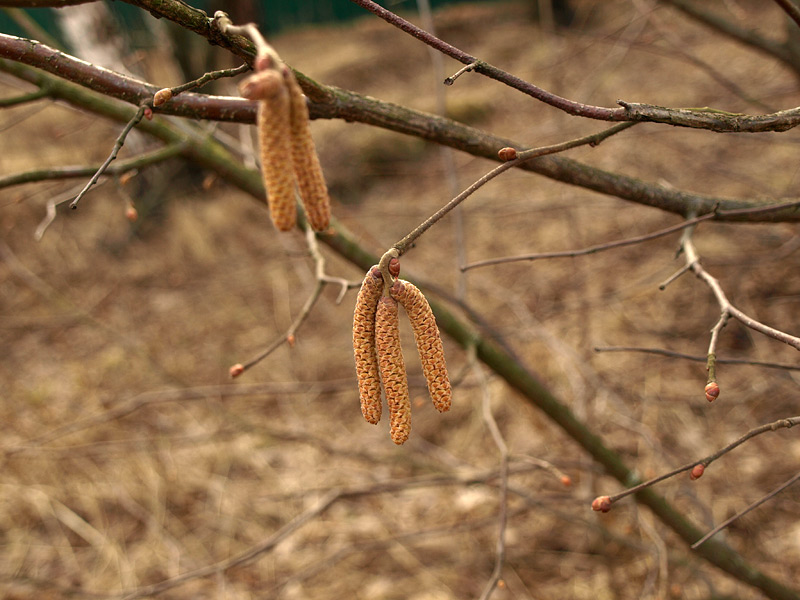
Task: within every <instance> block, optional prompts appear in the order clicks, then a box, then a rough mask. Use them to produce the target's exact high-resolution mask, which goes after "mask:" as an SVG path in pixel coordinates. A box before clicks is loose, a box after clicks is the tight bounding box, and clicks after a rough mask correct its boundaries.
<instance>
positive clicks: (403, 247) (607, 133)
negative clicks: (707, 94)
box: [393, 123, 634, 256]
mask: <svg viewBox="0 0 800 600" xmlns="http://www.w3.org/2000/svg"><path fill="white" fill-rule="evenodd" d="M633 125H634V123H620V124H618V125H614V126H613V127H609V128H608V129H605V130H603V131H600V132H598V133H593V134H590V135H587V136H584V137H580V138H576V139H574V140H569V141H566V142H561V143H559V144H553V145H551V146H541V147H539V148H531V149H530V150H525V151H522V152H519V153H518V154H517V158H515V159H514V160H509V161H507V162H504V163H502V164H500V165H498V166H496V167H495V168H494V169H492V170H491V171H489V172H488V173H486V174H485V175H484V176H483V177H481V178H480V179H478V180H477V181H475V182H474V183H473V184H472V185H470V186H469V187H468V188H467V189H465V190H464V191H463V192H461V193H460V194H458V195H457V196H456V197H455V198H453V199H452V200H450V201H449V202H448V203H447V204H445V205H444V206H443V207H442V208H440V209H439V210H437V211H436V212H435V213H434V214H432V215H431V216H430V217H428V218H427V219H426V220H425V221H423V222H422V223H421V224H420V225H419V226H417V227H416V228H415V229H414V230H413V231H411V233H409V234H408V235H406V236H405V237H404V238H403V239H402V240H400V241H399V242H397V243H396V244H395V245H394V246H393V248H394V249H395V250H397V252H398V256H402V255H403V254H404V253H405V252H406V251H407V250H408V249H409V248H410V247H411V245H412V244H413V243H414V241H415V240H416V239H417V238H418V237H419V236H421V235H422V234H423V233H425V232H426V231H427V230H428V229H430V227H431V226H432V225H434V224H435V223H436V222H438V221H439V220H440V219H441V218H442V217H444V216H445V215H446V214H447V213H449V212H450V211H451V210H453V209H454V208H455V207H456V206H458V205H459V204H461V202H463V201H464V200H466V199H467V198H469V197H470V196H471V195H472V194H474V193H475V192H476V191H478V190H479V189H480V188H482V187H483V186H484V185H485V184H487V183H488V182H490V181H491V180H492V179H494V178H495V177H497V176H498V175H500V174H501V173H504V172H505V171H508V170H509V169H511V168H512V167H516V166H519V165H520V164H522V163H524V162H526V161H529V160H531V159H534V158H537V157H539V156H545V155H548V154H555V153H557V152H563V151H565V150H569V149H571V148H576V147H578V146H585V145H587V144H588V145H589V146H592V147H594V146H597V145H598V144H599V143H600V142H602V141H603V140H605V139H607V138H609V137H611V136H612V135H614V134H616V133H619V132H620V131H624V130H625V129H628V128H630V127H632V126H633Z"/></svg>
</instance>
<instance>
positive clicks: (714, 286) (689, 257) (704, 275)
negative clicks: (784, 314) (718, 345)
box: [681, 229, 800, 350]
mask: <svg viewBox="0 0 800 600" xmlns="http://www.w3.org/2000/svg"><path fill="white" fill-rule="evenodd" d="M681 248H682V249H683V253H684V255H685V256H686V264H687V265H688V266H689V269H690V270H691V271H692V272H693V273H694V274H695V275H697V277H698V278H699V279H701V280H702V281H703V282H704V283H705V284H706V285H707V286H708V287H710V288H711V291H712V292H713V293H714V296H715V297H716V299H717V303H718V304H719V306H720V309H721V310H722V313H723V314H727V315H729V316H730V317H733V318H734V319H736V320H737V321H739V322H741V323H742V324H743V325H745V326H746V327H749V328H750V329H753V330H754V331H758V332H759V333H763V334H764V335H766V336H767V337H771V338H773V339H776V340H778V341H779V342H783V343H784V344H789V345H790V346H792V347H793V348H795V349H797V350H800V338H799V337H796V336H793V335H790V334H788V333H786V332H784V331H780V330H778V329H775V328H773V327H770V326H769V325H765V324H763V323H761V322H760V321H756V320H755V319H753V318H752V317H750V316H748V315H746V314H745V313H743V312H742V311H741V310H739V309H738V308H736V307H735V306H734V305H733V304H731V302H730V301H729V300H728V297H727V296H726V295H725V292H724V291H723V290H722V286H721V285H720V283H719V281H718V280H717V279H716V278H714V277H712V276H711V275H709V274H708V272H707V271H706V270H705V269H704V268H703V266H702V265H701V264H700V257H699V256H698V254H697V250H696V249H695V246H694V242H693V240H692V230H691V229H687V230H686V231H685V232H684V236H683V239H682V241H681Z"/></svg>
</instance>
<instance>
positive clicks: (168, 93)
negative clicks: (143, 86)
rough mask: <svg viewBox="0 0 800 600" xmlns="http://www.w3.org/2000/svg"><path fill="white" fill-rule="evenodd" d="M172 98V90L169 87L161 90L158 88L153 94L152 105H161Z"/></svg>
mask: <svg viewBox="0 0 800 600" xmlns="http://www.w3.org/2000/svg"><path fill="white" fill-rule="evenodd" d="M170 100H172V90H171V89H169V88H164V89H162V90H158V91H157V92H156V93H155V94H154V95H153V106H161V105H162V104H165V103H167V102H169V101H170Z"/></svg>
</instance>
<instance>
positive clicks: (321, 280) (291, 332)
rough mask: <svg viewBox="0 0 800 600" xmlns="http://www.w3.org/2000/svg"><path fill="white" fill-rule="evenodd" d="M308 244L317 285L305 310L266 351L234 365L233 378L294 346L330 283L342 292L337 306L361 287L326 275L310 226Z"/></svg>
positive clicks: (314, 235)
mask: <svg viewBox="0 0 800 600" xmlns="http://www.w3.org/2000/svg"><path fill="white" fill-rule="evenodd" d="M306 242H307V243H308V249H309V253H310V254H311V257H312V258H313V259H314V264H315V283H314V289H313V290H311V294H310V295H309V296H308V298H307V299H306V301H305V304H303V308H301V309H300V313H299V314H298V315H297V317H296V318H295V320H294V321H292V324H291V325H289V329H287V330H286V333H284V334H283V335H282V336H281V337H279V338H277V339H275V341H273V342H272V343H271V344H270V345H269V346H267V347H266V348H265V349H264V350H262V351H261V352H259V353H258V354H257V355H256V356H254V357H253V358H251V359H250V360H248V361H247V362H245V363H238V364H235V365H233V366H232V367H231V368H230V371H229V372H230V376H231V377H238V376H239V375H241V374H242V373H244V372H245V371H246V370H247V369H249V368H251V367H253V366H255V365H257V364H258V363H260V362H261V361H262V360H264V359H265V358H267V357H268V356H269V355H270V354H272V353H273V352H275V350H277V349H278V348H280V347H281V346H282V345H283V344H289V345H290V346H294V342H295V333H297V330H298V329H299V328H300V326H301V325H302V324H303V323H304V322H305V320H306V319H307V318H308V316H309V315H310V314H311V310H312V309H313V308H314V305H315V304H316V303H317V300H319V297H320V295H321V294H322V290H323V289H325V286H326V285H327V284H329V283H333V284H336V285H339V286H340V288H341V290H340V292H339V296H338V297H337V299H336V302H337V304H338V303H339V302H341V301H342V299H343V298H344V295H345V293H347V290H348V289H350V288H355V287H358V286H359V285H360V282H359V283H357V282H350V281H347V280H346V279H342V278H341V277H331V276H329V275H327V274H326V273H325V258H324V257H323V256H322V253H321V252H320V251H319V247H318V245H317V237H316V234H315V233H314V230H313V229H312V228H311V226H310V225H306Z"/></svg>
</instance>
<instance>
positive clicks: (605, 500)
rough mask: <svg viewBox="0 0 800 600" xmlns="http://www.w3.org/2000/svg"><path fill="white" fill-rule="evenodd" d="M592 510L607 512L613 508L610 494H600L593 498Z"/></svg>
mask: <svg viewBox="0 0 800 600" xmlns="http://www.w3.org/2000/svg"><path fill="white" fill-rule="evenodd" d="M592 510H593V511H595V512H602V513H607V512H608V511H610V510H611V498H610V497H608V496H598V497H597V498H595V499H594V500H592Z"/></svg>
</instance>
